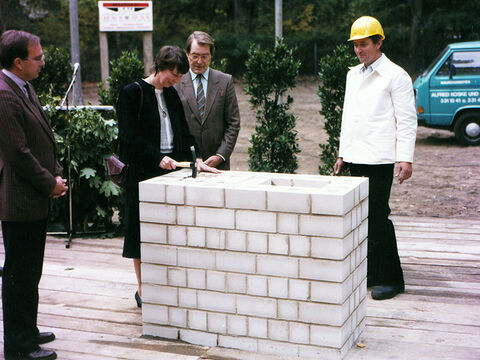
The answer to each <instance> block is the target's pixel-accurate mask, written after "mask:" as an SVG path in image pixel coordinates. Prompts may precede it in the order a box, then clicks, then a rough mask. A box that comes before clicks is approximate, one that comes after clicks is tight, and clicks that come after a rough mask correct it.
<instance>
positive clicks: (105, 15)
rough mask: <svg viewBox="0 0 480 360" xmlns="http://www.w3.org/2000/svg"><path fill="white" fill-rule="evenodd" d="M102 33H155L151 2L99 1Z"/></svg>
mask: <svg viewBox="0 0 480 360" xmlns="http://www.w3.org/2000/svg"><path fill="white" fill-rule="evenodd" d="M98 14H99V24H100V31H153V17H152V2H151V1H99V2H98Z"/></svg>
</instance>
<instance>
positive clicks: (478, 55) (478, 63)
mask: <svg viewBox="0 0 480 360" xmlns="http://www.w3.org/2000/svg"><path fill="white" fill-rule="evenodd" d="M450 71H452V75H464V76H465V75H466V76H471V75H480V51H457V52H454V53H452V55H450V56H449V57H448V59H447V60H445V62H444V63H443V65H442V67H441V68H440V69H439V70H438V72H437V76H449V75H450Z"/></svg>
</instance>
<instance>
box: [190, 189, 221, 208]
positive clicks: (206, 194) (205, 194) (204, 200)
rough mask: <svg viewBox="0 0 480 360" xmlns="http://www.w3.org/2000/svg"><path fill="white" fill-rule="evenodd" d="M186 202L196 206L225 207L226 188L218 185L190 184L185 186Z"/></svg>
mask: <svg viewBox="0 0 480 360" xmlns="http://www.w3.org/2000/svg"><path fill="white" fill-rule="evenodd" d="M185 197H186V199H185V203H186V204H187V205H194V206H212V207H224V206H225V200H224V190H223V188H221V187H218V186H205V185H198V186H196V185H194V184H189V186H187V187H185Z"/></svg>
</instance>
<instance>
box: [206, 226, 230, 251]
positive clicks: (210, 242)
mask: <svg viewBox="0 0 480 360" xmlns="http://www.w3.org/2000/svg"><path fill="white" fill-rule="evenodd" d="M225 237H226V234H225V230H218V229H207V248H210V249H225Z"/></svg>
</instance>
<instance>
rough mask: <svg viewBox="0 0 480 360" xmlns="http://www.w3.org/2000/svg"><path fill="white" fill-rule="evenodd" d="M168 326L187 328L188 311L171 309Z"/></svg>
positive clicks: (169, 310)
mask: <svg viewBox="0 0 480 360" xmlns="http://www.w3.org/2000/svg"><path fill="white" fill-rule="evenodd" d="M168 324H169V325H173V326H178V327H187V310H185V309H179V308H172V307H171V308H169V309H168Z"/></svg>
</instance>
